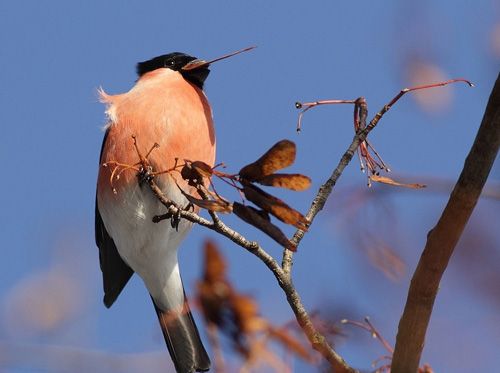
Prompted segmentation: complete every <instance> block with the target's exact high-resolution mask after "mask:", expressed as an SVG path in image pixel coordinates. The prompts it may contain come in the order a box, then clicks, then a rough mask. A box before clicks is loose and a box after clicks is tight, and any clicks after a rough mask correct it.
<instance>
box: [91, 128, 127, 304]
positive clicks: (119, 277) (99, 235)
mask: <svg viewBox="0 0 500 373" xmlns="http://www.w3.org/2000/svg"><path fill="white" fill-rule="evenodd" d="M107 137H108V132H106V134H105V135H104V140H103V142H102V147H101V155H100V156H99V161H100V159H101V156H102V149H103V148H104V144H105V142H106V138H107ZM95 242H96V244H97V247H98V248H99V261H100V264H101V271H102V279H103V286H104V305H105V306H106V307H108V308H109V307H111V305H112V304H113V303H114V301H115V300H116V298H118V295H120V292H121V291H122V289H123V288H124V287H125V285H126V284H127V282H128V280H129V279H130V277H132V275H133V274H134V271H133V270H132V269H131V268H130V267H129V266H128V265H127V263H125V262H124V261H123V259H122V258H121V257H120V254H118V250H117V249H116V245H115V242H114V241H113V239H112V238H111V236H110V235H109V234H108V231H107V230H106V227H105V226H104V223H103V221H102V218H101V214H100V213H99V207H98V206H97V197H96V201H95Z"/></svg>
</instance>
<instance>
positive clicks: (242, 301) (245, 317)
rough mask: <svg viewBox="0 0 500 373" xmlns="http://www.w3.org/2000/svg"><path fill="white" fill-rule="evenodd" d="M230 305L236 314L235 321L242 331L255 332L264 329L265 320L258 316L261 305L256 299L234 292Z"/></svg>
mask: <svg viewBox="0 0 500 373" xmlns="http://www.w3.org/2000/svg"><path fill="white" fill-rule="evenodd" d="M230 307H231V309H232V311H233V313H234V316H235V322H236V326H237V328H238V330H239V331H240V332H241V333H255V332H259V331H261V330H263V329H264V327H265V326H266V323H265V321H264V320H263V319H262V318H261V317H259V316H258V309H259V307H258V306H257V304H256V303H255V301H254V300H253V299H252V298H250V297H249V296H246V295H241V294H237V293H233V294H232V296H231V298H230Z"/></svg>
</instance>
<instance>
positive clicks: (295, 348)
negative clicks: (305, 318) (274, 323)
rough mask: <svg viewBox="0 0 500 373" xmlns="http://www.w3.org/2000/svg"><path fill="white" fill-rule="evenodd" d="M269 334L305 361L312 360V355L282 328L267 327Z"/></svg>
mask: <svg viewBox="0 0 500 373" xmlns="http://www.w3.org/2000/svg"><path fill="white" fill-rule="evenodd" d="M268 331H269V335H270V336H271V337H272V338H274V339H276V340H277V341H279V342H281V343H282V344H283V345H284V346H285V347H286V348H288V349H289V350H290V351H292V352H294V353H295V354H296V355H297V356H300V357H301V358H302V359H304V360H306V361H312V356H311V354H310V352H309V350H308V349H307V348H306V347H305V346H304V345H302V343H300V342H299V341H298V340H297V339H295V338H294V337H292V336H291V335H290V334H289V333H288V332H287V331H286V329H284V328H279V329H278V328H273V327H269V330H268Z"/></svg>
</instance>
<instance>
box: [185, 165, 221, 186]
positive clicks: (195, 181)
mask: <svg viewBox="0 0 500 373" xmlns="http://www.w3.org/2000/svg"><path fill="white" fill-rule="evenodd" d="M212 173H213V171H212V167H210V166H209V165H208V164H206V163H205V162H202V161H194V162H190V161H186V163H185V164H184V166H183V167H182V169H181V176H182V178H183V179H184V180H187V181H188V184H189V185H192V186H196V185H200V184H203V178H210V177H211V176H212Z"/></svg>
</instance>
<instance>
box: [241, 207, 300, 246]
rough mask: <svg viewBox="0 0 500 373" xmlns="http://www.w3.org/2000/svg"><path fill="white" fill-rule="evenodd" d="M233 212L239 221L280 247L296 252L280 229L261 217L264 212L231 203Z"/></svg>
mask: <svg viewBox="0 0 500 373" xmlns="http://www.w3.org/2000/svg"><path fill="white" fill-rule="evenodd" d="M233 212H234V214H235V215H236V216H238V217H239V218H240V219H241V220H243V221H245V222H247V223H248V224H250V225H253V226H254V227H256V228H257V229H259V230H261V231H262V232H264V233H265V234H267V235H268V236H269V237H271V238H272V239H273V240H275V241H276V242H277V243H279V244H280V245H281V246H283V247H285V248H287V249H289V250H291V251H296V250H297V248H296V247H295V246H294V245H293V244H292V242H290V240H289V239H288V238H287V237H286V236H285V234H284V233H283V232H282V231H281V229H279V228H278V227H277V226H276V225H274V224H273V223H271V222H270V221H269V220H268V219H266V218H264V217H262V213H265V212H263V211H260V210H257V209H255V208H253V207H250V206H245V205H243V204H241V203H238V202H234V203H233ZM267 218H269V216H267Z"/></svg>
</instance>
